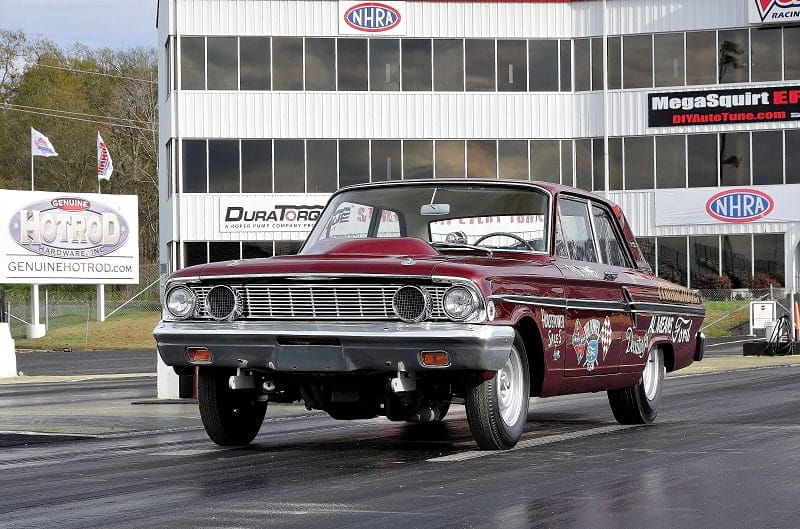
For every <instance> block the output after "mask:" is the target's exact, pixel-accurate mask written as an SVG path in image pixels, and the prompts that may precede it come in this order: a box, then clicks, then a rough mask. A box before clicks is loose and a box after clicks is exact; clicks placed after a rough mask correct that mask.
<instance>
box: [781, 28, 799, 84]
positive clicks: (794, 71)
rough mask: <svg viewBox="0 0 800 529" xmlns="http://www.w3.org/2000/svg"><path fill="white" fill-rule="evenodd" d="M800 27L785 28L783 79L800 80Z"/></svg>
mask: <svg viewBox="0 0 800 529" xmlns="http://www.w3.org/2000/svg"><path fill="white" fill-rule="evenodd" d="M797 50H800V26H794V27H790V28H783V78H784V79H800V53H796V51H797Z"/></svg>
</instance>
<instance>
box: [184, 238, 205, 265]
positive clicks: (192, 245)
mask: <svg viewBox="0 0 800 529" xmlns="http://www.w3.org/2000/svg"><path fill="white" fill-rule="evenodd" d="M207 262H208V243H207V242H205V241H203V242H184V243H183V266H184V267H187V266H194V265H199V264H206V263H207Z"/></svg>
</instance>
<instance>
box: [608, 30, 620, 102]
mask: <svg viewBox="0 0 800 529" xmlns="http://www.w3.org/2000/svg"><path fill="white" fill-rule="evenodd" d="M607 41H608V45H607V46H608V88H609V89H610V90H617V89H619V88H622V39H621V38H620V37H608V39H607Z"/></svg>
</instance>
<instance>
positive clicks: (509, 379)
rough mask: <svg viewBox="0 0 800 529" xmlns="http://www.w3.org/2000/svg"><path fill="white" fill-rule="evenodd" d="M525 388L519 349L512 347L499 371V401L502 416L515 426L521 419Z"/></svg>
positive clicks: (509, 424)
mask: <svg viewBox="0 0 800 529" xmlns="http://www.w3.org/2000/svg"><path fill="white" fill-rule="evenodd" d="M523 389H524V388H523V384H522V363H521V362H520V359H519V351H517V348H516V347H512V348H511V354H510V355H509V356H508V361H507V362H506V365H505V366H503V369H501V370H500V371H498V372H497V403H498V407H499V411H500V417H501V418H502V419H503V422H504V423H506V425H508V426H513V425H514V424H515V423H516V422H517V421H518V420H519V411H520V409H522V402H523V399H524V398H525V397H524V396H523Z"/></svg>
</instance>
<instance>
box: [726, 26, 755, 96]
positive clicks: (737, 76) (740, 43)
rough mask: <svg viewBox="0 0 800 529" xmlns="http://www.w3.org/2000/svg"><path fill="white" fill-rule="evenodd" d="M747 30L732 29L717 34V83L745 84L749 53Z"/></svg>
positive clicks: (747, 74)
mask: <svg viewBox="0 0 800 529" xmlns="http://www.w3.org/2000/svg"><path fill="white" fill-rule="evenodd" d="M747 40H748V39H747V30H746V29H732V30H728V31H720V32H719V82H720V83H746V82H747V81H748V78H749V77H750V75H749V72H748V64H747V61H748V58H749V55H750V54H749V52H748V48H749V46H748V45H747Z"/></svg>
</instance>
